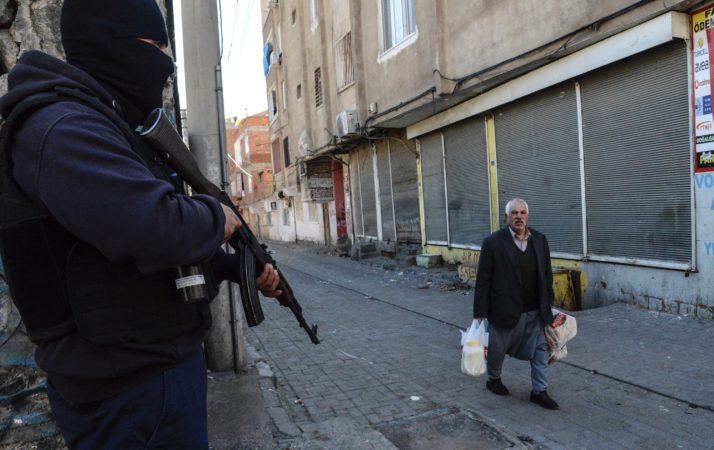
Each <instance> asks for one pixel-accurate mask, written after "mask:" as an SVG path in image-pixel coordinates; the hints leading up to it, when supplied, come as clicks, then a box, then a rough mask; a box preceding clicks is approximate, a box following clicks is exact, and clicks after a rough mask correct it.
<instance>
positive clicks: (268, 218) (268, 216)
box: [265, 212, 273, 227]
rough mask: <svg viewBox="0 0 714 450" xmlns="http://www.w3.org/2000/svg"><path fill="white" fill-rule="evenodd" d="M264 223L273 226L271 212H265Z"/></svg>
mask: <svg viewBox="0 0 714 450" xmlns="http://www.w3.org/2000/svg"><path fill="white" fill-rule="evenodd" d="M265 224H266V225H267V226H269V227H272V226H273V213H271V212H267V213H265Z"/></svg>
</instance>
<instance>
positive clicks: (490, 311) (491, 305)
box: [474, 226, 553, 328]
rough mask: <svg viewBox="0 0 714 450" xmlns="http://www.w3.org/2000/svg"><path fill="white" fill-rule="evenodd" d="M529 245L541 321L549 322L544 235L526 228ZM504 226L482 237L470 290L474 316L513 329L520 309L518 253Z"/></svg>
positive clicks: (550, 289)
mask: <svg viewBox="0 0 714 450" xmlns="http://www.w3.org/2000/svg"><path fill="white" fill-rule="evenodd" d="M528 230H529V231H530V232H531V238H530V240H529V241H528V245H529V246H531V245H532V246H533V248H534V249H535V254H536V260H537V263H538V306H539V310H540V317H541V319H543V322H544V323H546V324H550V323H551V322H552V321H553V314H552V312H551V307H552V305H553V271H552V269H551V266H550V248H549V247H548V240H547V239H546V238H545V235H543V234H542V233H539V232H538V231H536V230H534V229H532V228H529V229H528ZM520 251H521V250H520V249H519V248H518V247H517V246H516V244H515V243H514V242H513V236H512V235H511V232H510V231H509V229H508V227H507V226H506V227H504V228H502V229H501V230H499V231H497V232H495V233H493V234H492V235H491V236H489V237H487V238H486V239H484V241H483V244H482V245H481V255H480V257H479V261H478V272H477V273H476V290H475V293H474V318H477V317H478V318H480V317H486V318H487V319H488V321H489V323H491V324H493V325H495V326H496V327H499V328H513V327H515V326H516V324H517V323H518V320H519V318H520V316H521V313H522V312H523V299H522V298H521V274H520V270H519V269H518V267H519V265H518V260H517V258H518V253H519V252H520Z"/></svg>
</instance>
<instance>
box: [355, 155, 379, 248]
mask: <svg viewBox="0 0 714 450" xmlns="http://www.w3.org/2000/svg"><path fill="white" fill-rule="evenodd" d="M358 158H359V175H360V182H361V184H362V214H363V215H364V217H363V219H364V234H365V236H368V237H377V200H376V198H375V196H374V165H373V164H374V162H373V161H372V159H373V158H372V150H371V149H366V150H362V151H360V152H359V156H358Z"/></svg>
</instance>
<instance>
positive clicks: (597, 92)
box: [581, 41, 692, 262]
mask: <svg viewBox="0 0 714 450" xmlns="http://www.w3.org/2000/svg"><path fill="white" fill-rule="evenodd" d="M687 64H688V63H687V50H686V46H685V44H684V42H682V41H674V42H672V43H669V44H666V45H663V46H661V47H658V48H656V49H654V50H651V51H649V52H646V53H643V54H640V55H637V56H634V57H631V58H628V59H627V60H624V61H622V62H618V63H615V64H613V65H612V66H611V67H606V68H604V69H601V70H598V71H597V72H593V73H592V74H589V75H587V76H584V77H583V78H582V81H581V93H582V111H583V112H582V114H583V139H584V147H585V188H586V205H587V220H588V249H589V253H590V254H592V255H601V256H615V257H625V258H636V259H646V260H659V261H670V262H691V251H692V248H691V239H692V236H691V220H692V216H691V197H690V195H691V194H690V189H691V186H690V184H691V173H690V160H691V158H692V154H691V150H690V141H689V135H688V133H689V129H690V125H691V124H690V123H689V117H690V116H689V106H688V105H689V89H688V67H687Z"/></svg>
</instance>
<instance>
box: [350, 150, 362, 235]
mask: <svg viewBox="0 0 714 450" xmlns="http://www.w3.org/2000/svg"><path fill="white" fill-rule="evenodd" d="M359 160H360V155H359V152H355V153H353V158H352V160H351V161H350V181H351V186H352V206H353V209H352V216H353V220H354V227H355V235H356V236H364V220H363V218H362V192H361V191H362V189H361V188H360V178H359Z"/></svg>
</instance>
